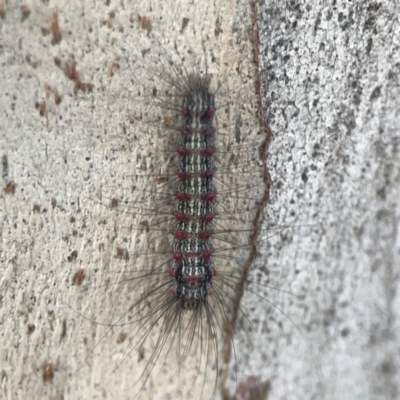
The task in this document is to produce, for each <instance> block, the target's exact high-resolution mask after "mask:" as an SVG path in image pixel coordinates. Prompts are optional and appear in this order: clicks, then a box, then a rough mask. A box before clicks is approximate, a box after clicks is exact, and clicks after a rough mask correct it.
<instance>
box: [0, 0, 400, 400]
mask: <svg viewBox="0 0 400 400" xmlns="http://www.w3.org/2000/svg"><path fill="white" fill-rule="evenodd" d="M23 5H29V11H30V12H28V9H27V8H25V9H21V7H22V6H23ZM56 7H57V8H56ZM256 8H257V9H258V12H257V20H258V27H259V32H258V33H259V66H260V71H261V90H262V100H263V108H264V113H265V119H266V123H267V125H268V126H269V128H270V129H271V131H272V140H271V144H270V147H269V150H268V153H267V154H268V156H267V164H268V169H269V173H270V175H271V179H272V187H271V190H270V204H269V205H268V206H267V207H266V208H265V210H264V219H263V226H262V228H261V232H260V236H259V240H258V241H257V247H258V257H257V259H256V260H255V262H254V263H253V266H252V268H251V272H250V277H249V281H250V283H251V282H254V283H253V284H250V285H249V286H248V290H246V291H245V295H244V297H243V299H242V300H241V303H240V309H241V310H242V312H240V313H239V317H238V320H237V325H236V329H235V334H234V342H233V345H232V344H229V343H228V344H226V342H229V341H228V340H226V341H224V338H223V335H224V332H225V331H224V328H221V329H220V331H221V335H222V338H220V341H219V343H221V348H220V349H219V352H220V353H219V366H218V368H219V372H218V373H219V376H220V380H219V383H218V390H217V393H216V395H215V396H216V398H222V397H224V398H229V396H234V393H235V392H237V393H238V394H237V396H236V398H237V399H239V398H241V397H240V393H246V395H247V396H248V397H247V398H253V399H261V398H268V399H396V398H398V396H399V388H398V382H400V376H399V367H400V365H399V364H400V354H399V353H400V348H399V347H400V340H399V329H400V327H399V310H400V300H399V294H398V287H399V283H398V282H399V273H398V270H399V261H400V260H399V258H400V257H399V251H400V243H399V238H398V237H399V235H398V227H399V215H400V206H399V198H400V193H399V192H400V189H399V188H400V186H399V184H400V182H399V181H400V155H399V149H398V146H399V133H400V111H399V110H400V104H399V102H400V101H399V98H400V85H399V78H398V77H399V73H400V49H399V47H400V25H399V19H398V18H399V15H400V14H399V12H400V9H399V4H397V3H396V2H394V1H379V2H377V1H375V2H373V1H361V0H358V1H354V2H350V1H334V2H328V1H318V2H317V1H301V2H300V1H286V2H280V1H260V3H259V4H258V7H256ZM55 10H58V19H57V18H56V14H55V13H54V12H55ZM253 10H254V8H253V7H251V6H250V5H249V4H248V2H246V1H244V0H242V1H236V2H234V1H231V2H229V1H221V2H219V1H215V2H208V1H207V2H196V4H194V2H191V1H179V2H178V1H173V0H168V1H165V2H161V1H142V2H128V1H126V2H112V1H111V2H109V4H107V2H106V1H104V2H89V1H87V2H86V1H82V2H78V1H76V2H67V1H65V2H62V3H60V2H52V1H49V2H42V1H32V2H30V3H28V2H26V3H24V2H17V1H15V2H8V3H7V4H6V5H4V3H3V2H0V12H1V17H2V18H1V19H0V26H1V36H0V65H1V67H0V68H1V69H0V71H1V81H0V88H1V91H0V92H1V110H0V112H1V114H0V157H1V160H2V164H1V172H2V181H1V182H2V183H1V184H2V191H1V194H0V217H1V242H0V370H1V375H0V376H1V385H0V399H3V398H4V399H133V398H134V397H135V394H136V393H138V386H137V385H136V386H134V383H135V381H136V380H137V379H139V377H140V372H141V371H142V370H143V362H141V361H142V360H141V357H142V355H141V352H143V354H144V356H143V357H144V359H146V354H149V351H150V352H151V348H152V346H154V340H155V339H154V337H150V338H149V341H148V342H149V343H146V345H145V346H144V347H143V349H141V350H140V351H139V354H138V352H137V351H134V352H132V353H131V354H129V355H128V356H127V357H126V353H125V350H124V348H126V347H124V346H125V345H126V344H127V341H124V337H123V336H121V333H122V334H125V333H129V329H125V330H122V331H121V330H119V329H114V330H111V331H109V324H110V323H113V322H114V323H115V320H116V319H115V318H114V317H115V316H117V317H118V316H120V315H121V314H122V313H123V312H125V310H126V305H127V304H128V307H129V304H131V301H132V299H131V297H130V295H133V294H132V293H130V292H129V290H128V289H124V290H122V291H120V292H119V291H118V290H117V289H116V288H115V286H113V285H111V284H110V282H115V281H118V279H121V275H122V274H123V273H124V271H122V270H123V268H125V269H127V270H128V271H129V270H132V268H133V267H132V262H133V259H134V257H133V255H135V250H136V247H135V246H137V244H138V243H142V242H143V241H145V240H147V239H146V236H145V233H144V234H139V227H138V226H134V225H135V221H136V222H137V221H139V220H140V219H139V218H138V217H137V216H136V214H135V213H136V211H135V206H134V205H132V202H131V203H129V207H127V208H126V209H125V211H127V210H128V212H125V213H122V214H120V215H119V214H118V212H116V211H115V210H113V209H111V207H110V200H111V199H112V198H114V197H115V196H116V195H117V197H118V198H124V199H128V200H129V193H128V189H129V188H130V186H129V184H127V183H126V182H128V181H129V182H131V181H132V182H133V181H135V179H136V178H137V176H138V175H139V174H140V173H142V170H144V171H150V173H152V172H154V171H155V170H156V173H158V167H159V168H160V170H161V171H163V170H164V164H163V163H162V162H164V161H165V160H164V159H163V161H162V162H161V158H160V152H159V149H158V143H159V142H160V141H161V138H162V133H163V132H162V130H161V129H160V128H159V121H158V122H157V119H156V118H153V117H151V118H149V114H150V115H151V116H152V113H153V112H155V107H154V103H153V106H150V108H146V107H147V103H148V102H147V99H148V98H147V97H146V96H144V97H142V99H141V100H140V101H137V100H138V98H139V95H138V88H139V91H140V90H141V89H140V88H146V89H147V90H152V89H153V87H152V86H153V83H154V82H155V83H154V85H155V86H157V85H158V84H159V81H160V79H158V78H159V77H160V76H161V77H163V76H164V75H163V73H162V72H159V71H160V70H161V71H163V66H162V65H161V67H160V64H159V61H158V60H160V59H164V62H165V59H168V57H172V58H173V57H174V56H173V54H175V52H177V53H179V54H181V55H182V54H187V59H188V60H192V61H193V60H196V58H195V57H193V56H192V55H190V53H191V52H188V48H190V49H193V52H194V53H195V54H196V55H198V54H200V56H198V57H199V58H200V59H201V57H202V54H203V52H204V49H203V45H202V43H204V44H205V46H204V47H206V48H207V52H208V54H210V58H211V59H212V60H214V61H213V62H212V63H210V71H211V73H213V74H214V75H215V76H219V75H221V76H222V77H223V78H221V79H222V80H224V79H225V78H224V77H226V79H225V80H226V82H224V85H225V86H224V85H223V86H222V87H223V89H221V96H226V97H227V98H228V97H229V98H231V97H234V105H233V106H231V105H226V107H225V104H224V107H221V110H226V111H225V112H224V111H222V112H220V120H221V121H222V122H221V125H223V126H224V127H225V128H226V133H227V134H237V131H235V130H233V129H231V128H230V127H231V126H233V125H234V124H235V123H236V121H237V118H238V117H239V116H240V117H241V119H240V127H241V129H239V132H240V135H241V140H243V142H242V144H241V146H242V147H237V148H239V149H243V150H244V149H246V151H242V152H241V153H242V158H243V160H244V161H241V162H239V164H238V165H239V167H240V168H242V170H243V174H242V175H240V174H238V177H237V180H238V181H240V180H241V181H240V182H241V183H240V182H239V184H238V185H239V186H237V187H242V185H243V181H248V188H250V189H248V190H254V193H253V192H251V193H250V192H249V191H248V190H247V189H246V191H245V192H244V194H245V195H244V196H242V195H241V194H239V195H238V196H237V197H238V198H239V199H242V201H243V204H247V201H248V199H250V200H253V198H258V197H259V193H258V191H257V188H256V186H257V187H258V186H260V187H261V181H260V185H259V184H258V181H259V180H260V176H259V175H260V173H259V168H260V165H259V164H258V163H257V161H256V160H255V153H257V150H256V149H257V147H255V144H257V145H258V146H259V144H260V143H261V142H262V140H263V139H262V137H263V136H262V134H259V133H260V132H262V129H261V128H260V126H258V122H257V118H254V114H256V115H259V110H258V109H257V101H258V99H257V94H256V90H255V88H256V82H255V81H254V79H255V76H256V75H255V73H254V70H255V64H254V55H253V45H254V29H253V28H254V14H253ZM139 16H142V17H143V16H146V18H149V21H151V26H152V29H151V32H149V30H150V29H149V25H148V22H146V20H145V19H143V18H142V20H141V22H140V21H139V18H138V17H139ZM186 19H187V20H186ZM56 21H58V23H59V26H60V32H61V38H59V37H58V36H57V23H56ZM59 39H60V40H59ZM148 49H151V51H150V52H149V53H148V54H147V53H146V54H145V55H144V56H143V51H146V52H147V51H148ZM73 61H75V62H76V67H74V66H73V65H74V64H73ZM192 61H187V65H191V64H193V62H192ZM165 65H167V64H165ZM232 66H234V67H232ZM198 68H201V66H200V67H198ZM239 71H240V72H239ZM66 72H67V73H66ZM78 73H79V80H78V79H77V74H78ZM68 74H69V76H68ZM157 81H158V83H157ZM89 84H91V85H93V88H91V87H90V86H89ZM224 88H227V89H224ZM238 88H239V89H238ZM89 89H91V90H89ZM56 93H58V94H59V95H60V96H61V102H60V103H59V104H56V103H58V101H57V94H56ZM143 98H144V100H143ZM223 101H224V99H222V102H223ZM227 104H228V103H227ZM229 104H230V103H229ZM41 114H43V115H41ZM221 114H222V115H221ZM138 115H140V116H141V118H137V116H138ZM217 115H218V113H217ZM132 116H134V117H133V118H132ZM142 117H143V119H142ZM131 118H132V120H131ZM224 118H226V119H227V122H226V123H225V119H224ZM142 120H143V121H144V120H146V121H147V122H146V123H145V122H142ZM148 121H150V122H148ZM229 121H231V122H229ZM157 124H158V125H157ZM155 126H158V127H157V128H154V130H152V129H153V127H155ZM235 126H236V125H235ZM238 126H239V125H238ZM153 131H154V132H155V136H154V138H153V137H152V136H151V135H149V133H148V132H153ZM143 132H147V133H145V134H143ZM246 140H248V141H250V143H251V145H246V143H247V142H246ZM229 143H230V142H229ZM246 146H247V147H246ZM228 150H229V151H232V152H233V150H232V148H230V147H229V149H228ZM227 153H228V151H227ZM164 158H165V157H164ZM221 165H225V164H221ZM220 171H221V172H222V171H224V168H220ZM249 171H250V173H249ZM252 171H254V173H252ZM147 173H148V172H147ZM235 178H236V177H235ZM120 182H123V183H121V184H120ZM140 182H141V183H140ZM143 182H144V181H140V180H139V181H135V184H136V185H137V186H138V190H139V191H140V190H142V192H141V193H146V191H145V188H144V187H142V186H141V185H143V184H144V183H143ZM220 192H221V193H222V192H223V190H220ZM126 196H127V197H126ZM246 197H247V198H246ZM239 209H240V208H239ZM250 211H251V207H250ZM250 211H249V212H250ZM244 218H247V214H246V213H244V214H243V215H242V216H241V217H237V219H235V217H234V218H233V224H235V223H236V224H237V225H238V222H239V221H240V223H242V221H241V219H244ZM244 224H245V225H240V226H241V227H242V230H243V232H247V231H248V228H249V226H248V223H247V225H246V223H244ZM243 226H244V228H243ZM235 228H236V229H237V227H235ZM232 229H233V228H232ZM132 232H133V233H132ZM152 234H153V235H154V232H153V233H152ZM143 235H144V236H143ZM150 237H152V236H150ZM153 237H154V236H153ZM239 243H242V242H240V240H239ZM241 249H242V248H241V247H240V246H237V247H236V249H235V250H236V253H241ZM120 250H121V251H122V254H119V253H118V251H120ZM124 251H126V255H125V253H124ZM129 254H130V257H128V255H129ZM141 254H142V258H143V260H147V257H146V256H145V255H144V254H145V253H141ZM138 255H140V254H138V252H137V250H136V256H138ZM241 257H242V256H241V255H240V256H238V257H237V258H238V259H239V260H238V263H240V262H241V260H242V258H241ZM143 260H141V261H140V262H143ZM232 260H233V258H232V259H230V261H232ZM80 270H84V273H85V277H84V279H83V281H82V283H81V284H80V282H79V281H80V279H79V278H80V276H79V271H80ZM77 273H78V275H77ZM256 282H258V283H259V284H257V283H256ZM74 283H75V284H74ZM267 285H268V287H267ZM99 322H100V323H99ZM101 323H103V324H105V325H101ZM115 328H116V327H115ZM128 328H129V326H128ZM104 335H105V337H103V336H104ZM118 341H119V342H124V343H119V342H118ZM97 343H99V344H98V345H97V347H95V346H96V344H97ZM225 344H226V345H227V346H228V347H229V348H230V349H231V350H230V352H229V351H227V350H226V348H224V345H225ZM146 346H147V347H146ZM128 348H129V347H128ZM175 355H176V353H174V352H173V351H172V352H171V354H169V357H167V359H166V360H167V361H166V368H164V369H162V370H161V372H160V373H155V374H154V373H153V374H152V375H151V377H150V378H149V379H148V380H147V381H146V385H145V387H144V389H143V390H142V391H141V392H140V393H139V395H138V397H137V398H143V399H145V398H160V399H168V398H174V399H178V398H194V399H197V398H200V397H201V393H202V390H203V398H208V397H210V396H212V395H213V387H214V381H213V378H211V380H210V384H208V381H207V377H206V378H205V379H203V378H201V379H200V380H199V379H197V380H195V378H196V375H199V376H200V375H201V376H202V377H204V371H203V370H202V368H201V363H200V361H199V360H198V359H197V360H196V355H194V358H189V359H188V360H187V362H186V363H185V366H184V368H183V369H182V370H181V371H180V373H179V375H178V374H177V373H176V371H177V365H176V360H175V364H174V363H173V362H174V360H173V359H174V357H175ZM228 356H230V361H227V357H228ZM175 358H176V357H175ZM121 361H122V363H121ZM203 362H204V359H203ZM168 363H172V364H168ZM226 363H227V364H228V367H227V368H228V369H226V368H225V364H226ZM210 364H211V365H210V366H209V369H210V370H212V369H213V368H214V367H215V364H213V363H212V362H211V361H210ZM199 365H200V368H199V369H197V367H199ZM210 376H211V377H213V376H214V375H213V372H212V371H210ZM193 382H194V383H193ZM203 384H204V386H205V387H206V388H205V389H204V387H203ZM133 386H134V387H133ZM139 388H140V385H139ZM257 390H258V392H259V393H261V392H263V394H262V395H261V394H259V395H258V397H257V395H256V394H255V393H256V392H257ZM249 396H250V397H249ZM231 398H234V397H231ZM242 398H246V397H242Z"/></svg>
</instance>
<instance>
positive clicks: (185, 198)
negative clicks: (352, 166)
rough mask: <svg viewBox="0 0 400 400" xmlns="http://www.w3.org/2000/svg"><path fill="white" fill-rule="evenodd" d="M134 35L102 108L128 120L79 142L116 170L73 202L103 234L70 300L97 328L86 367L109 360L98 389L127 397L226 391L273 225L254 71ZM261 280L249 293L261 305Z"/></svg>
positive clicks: (189, 395)
mask: <svg viewBox="0 0 400 400" xmlns="http://www.w3.org/2000/svg"><path fill="white" fill-rule="evenodd" d="M146 26H147V24H146ZM142 39H143V42H144V44H142V46H141V47H139V46H138V51H137V54H135V55H132V54H130V55H129V56H126V57H123V58H120V59H119V61H118V64H119V67H120V68H119V71H118V73H116V74H115V76H114V77H113V80H115V81H117V80H121V81H125V85H127V86H129V91H126V92H122V93H121V92H120V93H118V95H117V96H116V95H115V94H114V95H110V94H109V97H108V100H107V101H106V104H105V107H106V108H107V115H113V114H114V113H116V112H117V111H116V110H117V109H121V108H122V109H124V111H125V113H126V115H127V116H126V120H125V121H127V122H125V121H123V122H119V125H117V129H116V130H117V131H118V135H117V134H115V132H114V131H113V129H112V128H111V127H112V121H109V120H107V121H104V126H106V127H107V128H106V129H104V136H103V137H101V138H100V144H99V142H97V141H98V140H99V137H98V136H97V137H92V138H90V139H89V141H90V145H91V146H93V142H96V144H95V145H96V146H99V147H102V153H103V157H104V156H105V157H106V159H109V160H111V161H112V162H114V165H112V166H111V168H110V170H107V171H104V170H103V171H102V176H101V181H99V182H97V183H96V184H94V185H93V188H92V189H93V190H92V189H90V191H89V193H88V195H87V197H86V198H85V199H86V200H85V201H84V203H85V204H84V206H85V208H87V209H93V210H96V213H97V214H98V215H100V217H99V226H100V227H101V228H102V229H103V230H104V231H107V232H108V234H107V236H108V240H109V241H108V244H104V242H102V243H101V245H102V246H104V247H103V249H102V250H103V257H104V258H103V259H102V260H101V261H100V264H101V267H100V268H99V269H97V270H95V275H94V276H92V280H91V281H92V282H93V281H95V282H96V281H97V282H98V285H96V284H95V285H94V286H97V290H95V289H93V287H92V288H91V291H90V292H91V300H90V304H88V305H87V306H86V307H82V306H81V310H82V311H81V312H82V314H83V315H85V316H86V317H89V319H90V320H92V321H93V324H94V326H95V328H94V329H95V331H96V333H95V339H93V340H92V341H90V344H88V346H87V347H88V349H89V350H88V352H89V353H88V354H87V356H86V358H85V360H84V362H85V363H86V362H95V361H90V360H95V359H96V357H101V358H102V359H104V358H109V359H110V360H112V363H110V366H109V369H108V371H107V372H103V373H102V374H101V375H97V376H98V379H100V381H97V382H98V385H100V386H103V379H105V380H106V381H107V380H108V379H109V376H110V377H111V376H112V377H113V378H112V379H113V380H115V379H116V381H117V382H120V386H121V388H123V389H121V393H123V396H125V397H126V398H136V397H138V398H147V397H149V398H169V397H171V398H172V397H176V396H179V397H182V398H215V397H217V394H218V392H219V391H220V388H219V385H220V384H221V382H224V381H227V380H228V379H230V380H231V382H233V386H234V387H235V386H236V387H237V386H238V378H237V376H233V377H232V376H230V377H229V376H228V374H227V372H226V371H227V370H226V365H225V364H226V363H227V360H229V358H231V359H232V360H234V359H235V355H234V353H233V354H232V353H230V352H231V351H234V350H231V347H230V344H231V343H232V340H233V339H232V338H233V332H234V325H235V322H236V319H237V318H238V317H239V316H240V315H241V311H240V306H239V301H240V298H241V295H242V292H243V291H244V290H245V286H244V285H245V282H246V277H247V274H248V271H249V268H250V266H251V263H252V261H253V260H254V258H255V256H256V252H257V250H256V247H257V244H258V242H259V241H262V242H264V243H267V242H268V240H270V238H271V237H274V236H275V235H276V234H279V233H280V232H281V231H282V227H275V228H274V227H273V225H274V224H273V223H271V224H270V226H264V227H263V228H262V229H261V220H262V218H263V217H265V215H263V214H262V212H261V210H263V208H264V206H265V203H266V201H267V189H268V172H267V170H266V166H265V157H266V142H267V140H268V137H267V136H266V135H265V132H264V130H263V128H262V127H261V126H260V123H259V113H260V111H259V104H258V98H257V92H256V87H255V85H254V80H253V79H250V78H249V77H250V76H251V75H252V74H254V73H255V71H254V66H252V65H251V64H250V65H249V63H248V62H246V61H244V60H242V59H240V60H234V62H233V63H232V64H228V65H227V63H225V62H224V60H223V59H221V60H218V59H216V57H215V56H214V55H213V54H212V53H210V52H208V51H207V50H203V53H202V54H200V55H198V54H196V52H195V51H193V49H192V45H191V44H189V43H186V42H185V41H184V40H183V39H182V38H179V39H176V40H174V41H172V42H167V41H162V40H161V39H157V40H155V39H154V37H153V36H152V35H150V36H149V35H147V34H146V35H145V37H144V38H142ZM125 40H129V38H126V39H125ZM207 45H208V43H205V45H204V47H205V48H207ZM164 46H165V47H166V48H167V49H168V50H165V49H164ZM197 47H199V46H197ZM122 49H123V48H122ZM242 50H243V51H244V52H243V54H248V50H247V49H246V48H245V47H244V46H243V48H242ZM122 52H124V50H122ZM114 66H115V65H114ZM113 68H114V67H113ZM231 82H233V83H231ZM238 82H239V84H238ZM115 83H116V82H115ZM95 86H96V84H95ZM118 86H120V83H119V84H118ZM244 88H246V89H244ZM245 93H246V95H245V96H242V94H245ZM249 93H251V96H252V97H250V95H249ZM110 99H111V100H110ZM238 99H239V100H238ZM97 123H99V122H98V121H97ZM93 132H96V129H95V128H93ZM92 141H93V142H92ZM104 148H107V149H108V150H107V151H104ZM94 158H95V160H96V157H94ZM99 162H100V163H101V161H99ZM122 164H125V166H124V168H122V169H120V168H119V167H118V169H119V171H120V172H116V171H117V168H116V167H117V166H121V165H122ZM113 168H115V169H114V170H113ZM107 175H109V177H108V178H107ZM214 185H215V186H214ZM88 199H89V200H88ZM82 206H83V205H82ZM274 229H275V230H274ZM257 235H260V238H259V239H258V238H257V237H258V236H257ZM267 279H268V278H267ZM89 280H90V277H89ZM265 282H266V281H265V280H264V282H263V283H260V284H258V285H256V286H255V287H256V289H254V288H253V289H250V291H252V292H253V293H255V295H256V297H258V298H262V299H263V300H262V301H263V302H264V303H265V306H266V307H270V300H268V298H267V294H265V293H266V291H267V290H268V286H267V284H266V283H265ZM262 292H264V293H262ZM95 304H96V305H95ZM262 308H263V306H261V309H262ZM91 309H93V310H102V313H103V314H104V315H105V316H106V318H105V319H103V318H102V316H101V315H98V314H96V315H92V314H91ZM107 315H111V316H112V317H111V318H107ZM243 315H245V313H243ZM250 325H251V323H250ZM116 338H117V339H116ZM110 340H111V341H112V342H113V343H114V344H115V343H116V345H114V346H111V349H109V348H107V343H109V342H110ZM224 341H227V342H228V343H229V345H228V346H225V345H224ZM227 347H229V350H227ZM229 353H230V354H229ZM111 364H112V367H111ZM98 372H100V371H98ZM233 375H236V373H233ZM104 376H106V378H104ZM128 377H129V379H128ZM104 385H105V386H104V387H105V388H104V390H107V389H106V387H107V386H106V384H105V382H104ZM231 386H232V384H231ZM261 386H262V385H261ZM233 390H236V389H233ZM224 396H225V397H226V396H228V395H227V394H225V395H224Z"/></svg>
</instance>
